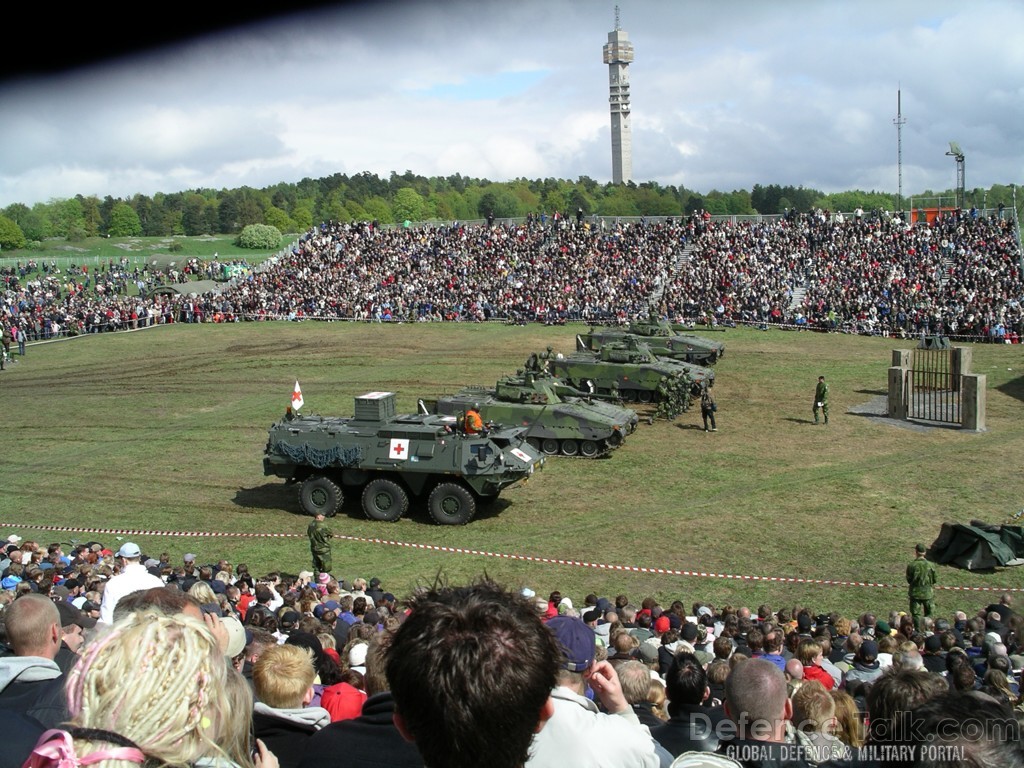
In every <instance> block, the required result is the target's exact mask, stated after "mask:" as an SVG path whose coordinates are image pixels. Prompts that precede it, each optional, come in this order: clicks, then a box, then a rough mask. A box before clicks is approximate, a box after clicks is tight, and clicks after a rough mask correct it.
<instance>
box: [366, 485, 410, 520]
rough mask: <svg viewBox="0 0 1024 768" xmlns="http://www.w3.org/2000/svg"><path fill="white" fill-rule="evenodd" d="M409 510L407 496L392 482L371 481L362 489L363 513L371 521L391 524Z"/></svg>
mask: <svg viewBox="0 0 1024 768" xmlns="http://www.w3.org/2000/svg"><path fill="white" fill-rule="evenodd" d="M407 509H409V495H408V494H407V493H406V492H405V489H404V488H402V486H400V485H399V484H398V483H396V482H395V481H394V480H384V479H382V478H378V479H377V480H371V481H370V482H369V483H367V484H366V488H364V489H363V512H365V513H366V516H367V517H368V518H370V519H371V520H377V521H379V522H382V523H393V522H395V521H396V520H398V519H399V518H400V517H401V516H402V515H404V514H405V512H406V510H407Z"/></svg>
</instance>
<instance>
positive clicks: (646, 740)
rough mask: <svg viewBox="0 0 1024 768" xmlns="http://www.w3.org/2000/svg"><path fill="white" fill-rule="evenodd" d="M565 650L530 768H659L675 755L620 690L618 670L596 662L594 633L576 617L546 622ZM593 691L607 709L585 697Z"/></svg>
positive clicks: (534, 741) (668, 762) (530, 761)
mask: <svg viewBox="0 0 1024 768" xmlns="http://www.w3.org/2000/svg"><path fill="white" fill-rule="evenodd" d="M547 627H548V629H549V630H551V631H552V632H553V633H554V635H555V639H556V640H557V641H558V644H559V646H560V647H561V649H562V657H561V659H560V669H559V672H558V685H557V686H556V687H555V689H554V691H552V693H551V701H552V702H553V704H554V712H553V713H552V715H551V718H550V719H549V720H548V721H547V723H545V725H544V728H543V729H542V730H541V731H540V732H539V733H538V734H537V735H536V736H535V737H534V739H533V747H532V749H531V751H530V759H529V760H528V761H527V762H526V765H527V768H575V767H576V766H579V767H580V768H583V766H588V767H589V768H594V767H597V768H600V767H601V766H607V767H608V768H613V767H614V768H629V767H630V766H638V767H639V768H657V767H658V766H662V765H666V766H667V765H670V764H671V762H672V759H673V758H672V755H670V754H669V753H668V752H667V751H666V750H665V749H664V748H662V747H661V746H660V745H659V744H658V743H657V742H656V741H654V739H652V738H651V733H650V731H649V730H648V729H647V728H646V727H645V726H643V725H641V723H640V720H639V719H638V718H637V716H636V713H635V712H634V711H633V708H632V707H631V706H630V705H629V702H628V701H627V700H626V697H625V695H624V694H623V692H622V685H621V684H620V683H619V678H618V675H617V674H616V672H615V669H614V668H613V667H612V665H611V664H610V663H609V662H608V661H595V655H596V637H595V634H594V630H592V629H591V628H590V627H588V626H587V625H586V624H585V623H584V622H583V621H582V620H581V619H579V618H576V617H574V616H556V617H554V618H552V619H550V620H548V622H547ZM588 687H589V688H590V690H592V691H593V693H594V696H595V698H597V699H598V700H599V701H600V702H601V704H602V705H603V707H604V710H605V711H603V712H602V711H601V709H600V708H599V707H598V705H597V704H596V703H595V702H594V701H593V700H591V699H589V698H588V697H587V696H586V690H587V688H588Z"/></svg>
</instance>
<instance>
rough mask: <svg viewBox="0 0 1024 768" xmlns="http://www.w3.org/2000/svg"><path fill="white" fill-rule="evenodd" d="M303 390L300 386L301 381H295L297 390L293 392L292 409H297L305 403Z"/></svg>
mask: <svg viewBox="0 0 1024 768" xmlns="http://www.w3.org/2000/svg"><path fill="white" fill-rule="evenodd" d="M303 402H304V401H303V399H302V390H301V389H300V388H299V382H298V380H296V382H295V391H294V392H292V410H293V411H297V410H299V409H300V408H301V407H302V405H303Z"/></svg>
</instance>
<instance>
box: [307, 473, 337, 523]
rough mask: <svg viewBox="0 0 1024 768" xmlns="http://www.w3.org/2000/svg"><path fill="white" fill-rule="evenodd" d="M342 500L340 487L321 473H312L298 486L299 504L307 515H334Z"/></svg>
mask: <svg viewBox="0 0 1024 768" xmlns="http://www.w3.org/2000/svg"><path fill="white" fill-rule="evenodd" d="M342 501H343V496H342V494H341V488H339V487H338V486H337V485H335V483H334V482H333V481H332V480H330V479H329V478H326V477H324V476H323V475H313V477H310V478H308V479H307V480H306V481H305V482H303V484H302V485H301V486H300V487H299V504H301V505H302V510H303V511H304V512H305V513H306V514H307V515H312V516H314V517H315V516H316V515H321V514H322V515H323V516H324V517H334V516H335V515H336V514H338V510H339V509H341V502H342Z"/></svg>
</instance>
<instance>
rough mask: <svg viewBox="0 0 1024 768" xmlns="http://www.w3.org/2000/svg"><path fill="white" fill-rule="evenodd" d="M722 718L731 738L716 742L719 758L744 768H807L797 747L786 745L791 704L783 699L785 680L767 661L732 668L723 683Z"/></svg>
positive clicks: (746, 663) (785, 698) (791, 712)
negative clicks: (738, 763)
mask: <svg viewBox="0 0 1024 768" xmlns="http://www.w3.org/2000/svg"><path fill="white" fill-rule="evenodd" d="M725 714H726V717H728V718H729V720H730V721H731V723H732V725H733V728H732V729H731V730H732V732H733V733H735V737H734V738H725V739H722V740H721V741H720V742H719V745H718V753H719V754H723V755H726V756H728V757H730V758H732V759H734V760H738V761H739V762H740V763H742V764H743V765H744V766H747V767H748V768H752V767H754V766H767V765H771V766H776V767H778V766H793V768H802V767H803V766H808V765H810V764H809V763H808V762H807V761H806V759H805V757H804V754H803V752H802V750H801V749H800V747H799V746H798V745H797V744H787V743H786V722H787V721H788V720H789V719H790V718H791V717H792V716H793V704H792V702H791V701H790V699H789V697H788V696H787V695H786V676H785V675H784V674H783V672H782V670H780V669H779V668H778V667H777V666H775V665H774V664H772V663H771V662H770V661H765V660H764V659H748V660H746V661H741V662H740V663H739V664H737V665H736V667H735V668H734V669H733V670H732V672H731V673H730V674H729V677H728V678H726V680H725Z"/></svg>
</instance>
